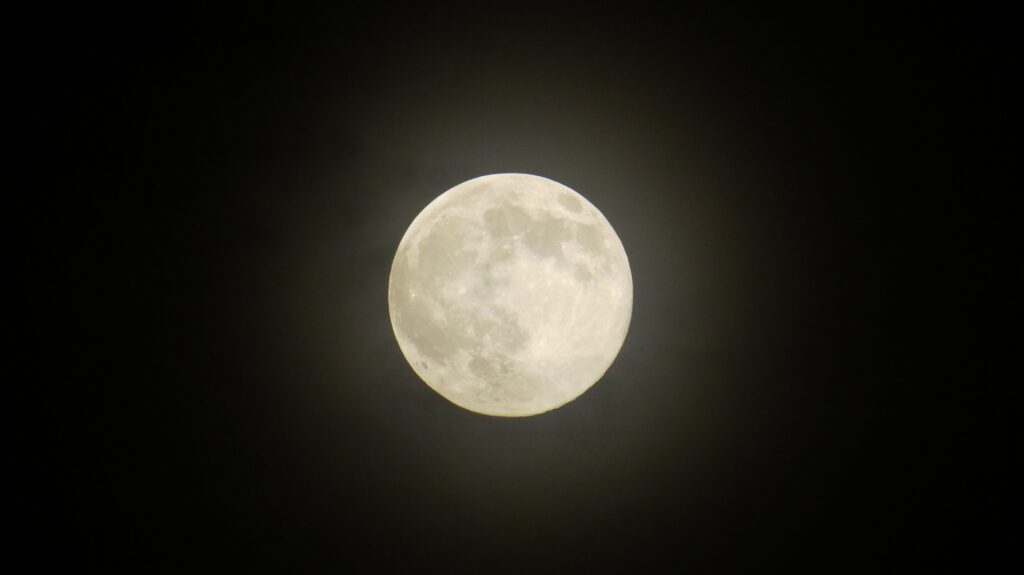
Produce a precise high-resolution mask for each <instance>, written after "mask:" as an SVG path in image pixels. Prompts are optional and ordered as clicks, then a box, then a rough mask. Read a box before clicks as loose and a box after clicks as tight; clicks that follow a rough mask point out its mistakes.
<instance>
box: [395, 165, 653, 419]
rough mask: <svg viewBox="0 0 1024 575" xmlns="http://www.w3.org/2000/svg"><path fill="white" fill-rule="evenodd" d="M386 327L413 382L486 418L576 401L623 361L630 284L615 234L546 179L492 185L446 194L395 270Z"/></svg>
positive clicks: (405, 244)
mask: <svg viewBox="0 0 1024 575" xmlns="http://www.w3.org/2000/svg"><path fill="white" fill-rule="evenodd" d="M388 305H389V308H390V313H391V325H392V327H393V328H394V330H395V337H396V338H397V339H398V345H399V347H401V349H402V353H403V354H404V355H405V358H406V359H407V360H408V361H409V365H411V366H412V368H413V370H415V372H416V374H417V375H419V376H420V378H421V379H423V381H425V382H426V383H427V385H429V386H430V387H431V388H433V389H434V390H435V391H437V392H438V393H440V394H441V395H442V396H444V397H445V398H447V399H448V400H450V401H451V402H453V403H455V404H456V405H459V406H461V407H464V408H466V409H468V410H471V411H475V412H478V413H483V414H486V415H498V416H507V417H516V416H526V415H536V414H538V413H544V412H546V411H549V410H552V409H555V408H557V407H560V406H562V405H564V404H566V403H568V402H569V401H572V400H573V399H575V398H577V397H579V396H580V395H581V394H582V393H583V392H585V391H586V390H587V389H589V388H590V386H592V385H593V384H594V383H595V382H597V380H599V379H600V378H601V376H603V375H604V373H605V371H607V370H608V367H609V366H611V364H612V362H613V361H614V360H615V356H616V355H618V353H619V349H621V347H622V342H623V341H624V340H625V338H626V331H627V330H628V329H629V320H630V316H631V315H632V309H633V279H632V276H631V274H630V270H629V262H628V261H627V259H626V251H625V250H624V249H623V247H622V242H621V241H619V237H618V236H617V235H616V234H615V230H613V229H612V226H611V225H610V224H609V223H608V220H606V219H605V218H604V216H603V215H602V214H601V212H600V211H598V209H597V208H595V207H594V206H593V205H592V204H591V203H590V202H588V201H587V200H586V198H584V197H583V196H581V195H579V194H578V193H576V192H574V191H573V190H571V189H569V188H567V187H565V186H563V185H562V184H559V183H558V182H554V181H552V180H549V179H547V178H542V177H539V176H532V175H528V174H494V175H490V176H483V177H480V178H475V179H472V180H469V181H468V182H463V183H461V184H459V185H457V186H455V187H454V188H452V189H450V190H448V191H447V192H445V193H444V194H441V195H440V196H439V197H438V198H437V199H435V200H434V201H433V202H431V203H430V204H429V205H428V206H427V207H426V208H424V209H423V211H422V212H420V214H419V215H418V216H417V217H416V219H415V220H413V222H412V225H410V226H409V229H408V230H407V231H406V232H405V236H404V237H403V238H402V242H401V243H400V244H399V246H398V253H396V254H395V260H394V262H393V263H392V266H391V281H390V286H389V292H388Z"/></svg>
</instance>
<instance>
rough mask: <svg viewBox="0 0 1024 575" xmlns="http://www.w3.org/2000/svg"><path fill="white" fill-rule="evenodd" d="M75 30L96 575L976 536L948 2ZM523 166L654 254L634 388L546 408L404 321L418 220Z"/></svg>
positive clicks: (894, 545) (811, 549) (89, 23)
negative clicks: (944, 227)
mask: <svg viewBox="0 0 1024 575" xmlns="http://www.w3.org/2000/svg"><path fill="white" fill-rule="evenodd" d="M911 16H912V17H911ZM77 18H79V22H77V23H73V24H74V25H73V26H72V25H71V24H69V27H73V28H74V29H75V30H76V32H75V35H74V36H73V37H72V38H70V39H69V38H65V39H67V40H68V41H67V42H66V46H63V45H62V46H63V47H61V48H55V49H56V50H58V51H60V53H61V54H62V58H61V61H62V62H63V65H62V66H61V67H60V68H59V71H57V72H54V74H55V75H59V78H58V81H59V82H61V83H62V84H63V85H64V86H65V88H64V90H63V91H62V92H61V93H62V94H63V97H66V98H68V100H70V101H71V102H72V103H71V105H70V107H71V110H72V112H73V119H72V120H71V122H70V123H68V125H67V126H66V128H67V130H68V133H69V134H70V133H73V134H76V135H79V136H83V137H81V138H76V139H74V140H71V139H68V142H73V143H71V144H69V145H73V146H74V151H75V158H76V159H75V161H74V162H73V163H72V165H71V167H70V172H71V173H72V174H73V175H74V176H75V178H76V181H77V182H78V184H77V186H75V187H74V188H73V189H70V190H67V192H66V195H67V196H68V201H67V202H66V203H65V208H66V210H67V213H68V214H70V217H71V219H74V220H75V221H76V222H77V225H76V226H75V229H76V230H80V233H77V234H76V235H75V236H74V241H73V244H74V245H73V247H72V250H71V251H72V252H73V254H74V256H75V257H71V258H69V260H68V261H69V262H70V264H71V266H70V267H69V268H68V269H69V272H68V273H69V277H70V278H71V279H70V280H69V281H68V282H66V285H67V286H68V288H69V289H68V293H67V294H66V295H67V296H68V300H69V301H70V302H71V304H72V306H73V308H74V313H73V314H72V316H71V320H70V326H71V329H70V331H69V333H68V339H69V342H70V345H69V349H70V351H71V353H70V356H71V357H72V358H73V359H71V360H69V362H68V363H69V368H70V369H71V370H73V371H74V372H75V379H74V380H75V381H80V382H82V386H83V388H84V389H85V390H86V394H87V395H88V396H89V397H88V400H89V402H90V403H89V405H90V407H89V409H88V410H85V411H87V413H88V415H86V416H85V419H86V420H87V421H86V423H85V424H83V426H82V427H80V428H79V429H77V430H75V431H74V432H73V433H72V432H69V434H71V435H74V436H75V437H74V438H72V439H69V441H70V442H71V443H70V444H71V445H74V449H75V454H76V456H77V457H78V461H80V465H79V467H78V468H77V477H79V480H77V481H73V482H70V483H69V485H67V486H66V487H64V489H65V490H66V492H65V493H64V495H65V496H68V498H69V500H70V501H71V502H72V505H71V506H70V507H69V510H70V511H71V512H72V518H73V520H72V522H71V523H70V524H69V526H68V529H69V530H70V531H71V532H73V533H74V534H75V535H74V538H75V539H77V540H78V541H80V542H81V543H82V544H83V545H84V548H85V549H86V553H87V555H86V556H85V558H87V559H88V561H89V562H94V563H95V564H97V565H104V566H111V567H113V566H133V567H136V568H139V569H140V571H141V572H146V571H148V570H150V569H157V568H166V569H167V570H172V571H177V572H194V571H200V572H202V571H205V570H207V569H213V568H222V569H227V570H228V571H231V570H232V569H240V568H243V567H246V568H247V567H252V566H264V567H268V566H269V567H277V568H281V569H285V568H289V569H298V568H300V567H313V568H317V569H318V570H329V571H334V572H347V571H345V569H354V570H356V571H362V570H366V571H383V570H385V569H387V568H393V567H404V568H413V569H417V571H415V572H445V571H450V570H468V571H472V572H479V573H488V572H495V571H499V572H501V571H505V570H508V571H510V572H529V571H536V570H540V571H546V570H554V571H560V572H565V571H573V570H576V569H581V570H582V569H587V570H591V571H592V570H594V569H598V570H599V571H600V570H602V569H603V568H616V569H618V570H619V572H625V571H624V570H639V571H646V570H651V569H659V570H660V569H665V570H668V569H669V568H682V569H693V568H698V567H700V566H712V567H717V568H718V569H720V570H724V569H731V568H735V567H740V566H747V565H754V566H761V567H764V566H766V565H787V566H808V567H814V568H816V569H819V570H820V571H821V572H830V571H832V570H833V569H834V568H837V567H840V566H851V565H853V566H858V567H862V568H870V569H872V570H873V571H874V570H880V571H887V570H889V569H897V568H908V567H912V566H915V565H919V563H920V562H921V561H940V560H941V559H942V557H943V550H942V549H941V547H940V546H937V545H936V541H937V539H936V537H935V536H936V535H937V534H939V533H941V532H942V531H943V530H944V529H945V527H944V525H945V524H944V521H945V520H946V519H945V513H946V511H945V510H944V508H942V507H940V506H937V505H936V493H935V487H934V477H935V476H936V474H937V473H939V471H940V470H939V469H938V467H937V464H936V463H935V462H934V460H933V458H932V455H933V454H932V453H931V450H932V448H931V447H930V446H931V445H932V442H933V440H934V436H935V434H936V433H937V426H938V421H937V420H936V416H935V414H934V413H933V412H934V409H933V404H934V401H935V399H936V395H937V392H936V391H935V389H934V387H933V385H934V377H935V371H936V368H935V365H936V358H935V357H934V351H933V348H932V343H933V340H934V336H933V335H931V332H930V328H931V326H932V324H933V320H932V319H931V317H932V314H933V311H934V307H935V305H936V297H935V296H934V293H935V292H934V290H935V286H934V284H933V282H929V281H923V280H922V278H925V277H928V275H929V274H930V273H931V271H932V269H933V267H934V265H935V262H934V249H935V248H934V243H933V233H934V230H933V226H932V223H931V214H930V208H929V206H930V203H929V199H928V198H929V190H928V189H927V187H926V186H925V185H924V183H923V182H924V180H923V177H922V175H921V172H922V169H921V166H922V165H924V163H926V162H927V163H929V164H930V165H935V164H936V163H939V162H940V161H941V158H942V155H941V153H940V152H941V150H940V148H939V146H937V145H936V144H935V140H934V139H933V137H932V136H933V135H934V134H935V133H937V132H938V131H939V130H940V129H941V128H940V127H937V125H936V121H935V120H936V118H937V117H939V116H938V115H936V113H935V109H934V105H933V104H932V103H931V101H932V93H933V90H934V89H935V86H934V85H933V84H932V83H930V80H929V77H928V76H927V75H926V73H925V71H926V70H927V69H928V66H929V65H930V64H931V63H932V62H934V61H935V60H936V59H941V58H942V57H944V55H946V54H948V51H947V50H946V47H945V45H946V42H947V40H948V38H947V37H946V36H945V35H946V29H945V28H944V27H943V26H942V25H941V24H940V23H938V22H936V21H935V20H934V19H932V18H929V17H928V16H927V15H923V14H893V13H890V12H867V11H864V10H859V9H849V10H843V9H837V10H834V11H830V12H828V13H824V12H820V11H818V12H815V11H811V12H806V11H799V12H797V11H794V12H776V11H763V12H757V13H739V12H720V13H709V12H705V11H697V10H692V11H681V12H669V11H661V12H657V11H652V10H651V9H648V8H645V7H643V6H641V5H640V4H635V5H630V8H627V9H619V10H616V11H615V12H610V11H609V12H604V11H601V10H599V9H595V8H592V7H588V8H586V9H585V10H584V9H572V10H557V9H553V8H551V7H545V8H528V7H526V6H525V5H524V6H518V7H516V6H511V5H509V6H502V7H495V8H487V9H481V8H478V7H474V6H472V5H469V4H466V5H464V6H463V7H462V8H461V9H453V10H450V11H444V12H442V11H438V10H437V9H436V8H435V7H431V8H420V9H406V8H399V7H393V8H388V9H378V10H373V11H370V10H351V11H336V12H331V13H301V14H300V13H294V12H287V13H286V12H284V11H262V10H254V9H249V10H247V11H239V12H233V11H222V12H215V11H213V12H211V11H207V10H205V9H204V10H196V11H191V12H189V11H180V10H170V11H169V12H166V13H164V12H159V11H156V10H152V11H148V12H138V13H134V14H126V13H123V12H118V13H116V14H115V13H114V12H113V11H111V12H110V13H87V14H86V13H82V14H79V15H77ZM79 24H80V25H79ZM66 105H67V104H65V106H66ZM497 172H526V173H532V174H538V175H542V176H545V177H548V178H551V179H554V180H556V181H559V182H562V183H564V184H566V185H568V186H570V187H571V188H573V189H575V190H576V191H578V192H580V193H581V194H583V195H584V196H586V197H587V198H588V199H589V200H590V201H591V202H593V203H594V204H595V205H596V206H597V207H598V208H599V209H601V211H602V212H603V213H604V214H605V216H606V217H607V218H608V220H609V221H610V222H611V223H612V225H613V226H614V227H615V229H616V231H617V233H618V234H619V237H620V238H621V239H622V242H623V244H624V245H625V248H626V251H627V254H628V256H629V258H630V264H631V267H632V271H633V282H634V290H635V293H634V312H633V319H632V323H631V327H630V332H629V335H628V337H627V339H626V342H625V345H624V347H623V349H622V351H621V353H620V355H619V357H618V359H617V360H616V362H615V363H614V365H613V366H612V367H611V368H610V369H609V371H608V373H607V374H606V376H605V377H604V378H603V379H602V380H601V381H600V382H598V383H597V384H596V385H595V386H594V387H593V388H591V390H590V391H589V392H587V393H586V394H584V395H583V396H582V397H580V398H579V399H577V400H576V401H574V402H572V403H570V404H568V405H566V406H565V407H563V408H561V409H558V410H556V411H553V412H550V413H548V414H544V415H541V416H537V417H531V418H523V419H504V418H492V417H486V416H481V415H477V414H474V413H471V412H468V411H464V410H462V409H460V408H458V407H456V406H454V405H452V404H450V403H448V402H447V401H446V400H444V399H443V398H442V397H440V396H439V395H437V394H436V393H434V392H433V391H431V390H430V389H429V388H428V387H427V386H426V385H424V384H423V383H421V382H420V381H419V380H418V378H417V377H416V375H415V374H414V373H413V371H412V370H411V369H410V368H409V366H408V365H407V364H406V362H405V360H404V358H403V357H402V354H401V352H400V350H399V348H398V346H397V343H396V342H395V340H394V337H393V334H392V331H391V325H390V322H389V318H388V309H387V284H388V274H389V271H390V265H391V259H392V257H393V255H394V252H395V250H396V249H397V247H398V243H399V241H400V239H401V237H402V234H403V233H404V232H405V229H406V227H407V226H408V225H409V223H410V222H411V221H412V219H413V218H414V217H415V216H416V215H417V214H418V213H419V211H420V210H421V209H422V208H423V207H424V206H425V205H426V204H427V203H429V202H430V201H431V200H432V199H433V198H434V197H436V196H437V195H439V194H441V193H442V192H444V191H445V190H447V189H449V188H451V187H452V186H454V185H456V184H458V183H460V182H462V181H465V180H467V179H470V178H473V177H476V176H480V175H483V174H490V173H497ZM79 256H80V257H79ZM144 566H145V567H146V568H145V569H143V567H144ZM157 570H160V569H157Z"/></svg>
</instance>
